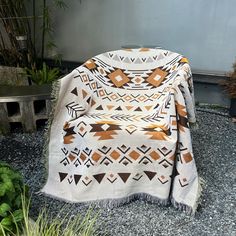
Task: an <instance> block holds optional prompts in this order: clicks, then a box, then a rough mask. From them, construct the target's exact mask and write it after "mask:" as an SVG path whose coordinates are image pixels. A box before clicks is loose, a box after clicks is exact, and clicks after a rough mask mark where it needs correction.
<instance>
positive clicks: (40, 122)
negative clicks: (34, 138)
mask: <svg viewBox="0 0 236 236" xmlns="http://www.w3.org/2000/svg"><path fill="white" fill-rule="evenodd" d="M46 123H47V119H40V120H37V121H36V127H37V130H43V129H44V128H45V126H46Z"/></svg>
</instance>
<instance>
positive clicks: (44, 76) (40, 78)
mask: <svg viewBox="0 0 236 236" xmlns="http://www.w3.org/2000/svg"><path fill="white" fill-rule="evenodd" d="M25 71H26V73H27V76H28V77H29V78H30V79H31V80H32V81H33V82H34V83H36V84H38V85H42V84H50V83H52V82H53V81H54V80H56V79H58V76H59V74H60V71H59V69H58V68H53V69H50V68H49V67H48V66H47V65H46V63H45V62H44V63H43V68H42V69H29V68H25Z"/></svg>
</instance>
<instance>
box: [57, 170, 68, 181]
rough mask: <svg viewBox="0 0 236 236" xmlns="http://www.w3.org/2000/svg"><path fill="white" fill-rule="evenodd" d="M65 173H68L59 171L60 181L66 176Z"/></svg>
mask: <svg viewBox="0 0 236 236" xmlns="http://www.w3.org/2000/svg"><path fill="white" fill-rule="evenodd" d="M67 175H68V173H62V172H59V176H60V182H62V181H63V180H64V179H65V178H66V176H67Z"/></svg>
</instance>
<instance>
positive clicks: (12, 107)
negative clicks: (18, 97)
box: [7, 102, 20, 117]
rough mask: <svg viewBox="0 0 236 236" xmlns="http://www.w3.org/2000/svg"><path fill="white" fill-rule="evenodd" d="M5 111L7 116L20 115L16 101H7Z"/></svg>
mask: <svg viewBox="0 0 236 236" xmlns="http://www.w3.org/2000/svg"><path fill="white" fill-rule="evenodd" d="M7 113H8V116H9V117H12V116H17V115H20V105H19V103H18V102H8V103H7Z"/></svg>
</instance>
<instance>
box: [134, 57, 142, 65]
mask: <svg viewBox="0 0 236 236" xmlns="http://www.w3.org/2000/svg"><path fill="white" fill-rule="evenodd" d="M134 63H135V64H142V61H141V60H140V58H137V59H136V61H135V62H134Z"/></svg>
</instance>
